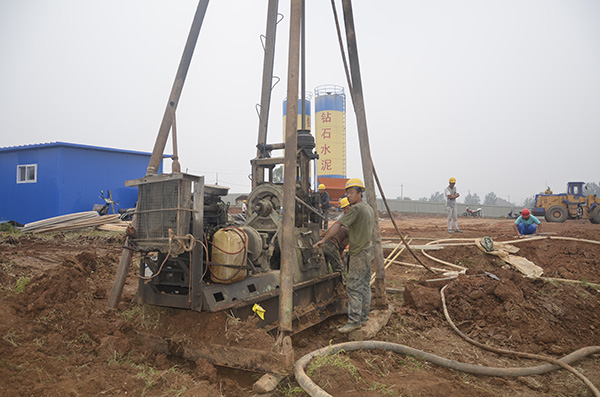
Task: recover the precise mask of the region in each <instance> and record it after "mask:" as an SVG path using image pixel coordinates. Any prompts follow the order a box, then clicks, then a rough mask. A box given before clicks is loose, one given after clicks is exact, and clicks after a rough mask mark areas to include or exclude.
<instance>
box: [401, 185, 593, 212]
mask: <svg viewBox="0 0 600 397" xmlns="http://www.w3.org/2000/svg"><path fill="white" fill-rule="evenodd" d="M539 193H544V192H539ZM554 193H560V192H554ZM583 194H584V195H586V196H587V195H588V194H595V195H596V196H600V183H596V182H587V183H586V184H585V185H584V187H583ZM398 199H400V197H398ZM404 200H411V199H410V197H404ZM418 201H428V202H432V203H443V202H445V201H446V196H445V195H444V193H443V192H435V193H433V194H432V195H431V196H429V198H427V197H421V198H419V199H418ZM463 202H464V203H465V204H468V205H482V204H483V205H506V203H508V201H506V200H503V199H501V198H499V197H498V196H497V195H496V193H494V192H489V193H488V194H486V195H485V196H484V198H483V203H482V202H481V198H480V197H479V195H478V194H477V193H471V192H470V191H469V192H468V193H467V195H466V196H464V201H463ZM509 204H513V203H509ZM534 204H535V194H533V195H531V196H529V197H527V198H525V200H523V207H525V208H531V207H533V206H534ZM513 205H514V204H513Z"/></svg>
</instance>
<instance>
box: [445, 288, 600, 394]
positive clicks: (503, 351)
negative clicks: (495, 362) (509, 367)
mask: <svg viewBox="0 0 600 397" xmlns="http://www.w3.org/2000/svg"><path fill="white" fill-rule="evenodd" d="M446 287H448V285H444V287H443V288H442V289H441V290H440V295H441V298H442V306H443V309H444V316H446V321H448V324H450V326H451V327H452V329H453V330H454V331H455V332H456V333H457V334H458V335H459V336H460V337H461V338H463V339H464V340H466V341H467V342H469V343H470V344H472V345H475V346H477V347H480V348H482V349H484V350H488V351H491V352H494V353H499V354H506V355H511V356H515V357H523V358H529V359H533V360H540V361H547V362H549V363H552V364H555V365H558V366H560V367H562V368H564V369H566V370H567V371H569V372H571V373H573V374H574V375H575V376H577V377H578V378H579V379H581V380H582V381H583V383H585V385H586V386H587V387H588V388H589V389H590V390H591V391H592V393H594V396H596V397H600V391H598V389H597V388H596V386H594V384H593V383H592V382H590V380H589V379H588V378H586V377H585V376H584V375H583V374H582V373H581V372H579V371H577V370H576V369H575V368H573V367H571V366H570V365H568V364H566V363H564V362H562V361H560V360H557V359H555V358H553V357H547V356H542V355H539V354H533V353H524V352H517V351H513V350H506V349H499V348H496V347H493V346H488V345H485V344H483V343H481V342H477V341H476V340H474V339H471V338H469V337H468V336H467V335H465V334H464V333H463V332H462V331H461V330H459V329H458V327H457V326H456V325H454V322H453V321H452V319H451V318H450V314H449V313H448V308H447V306H446V296H445V295H444V290H445V289H446ZM593 347H594V346H593ZM595 347H598V348H600V346H595Z"/></svg>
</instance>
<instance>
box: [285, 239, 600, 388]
mask: <svg viewBox="0 0 600 397" xmlns="http://www.w3.org/2000/svg"><path fill="white" fill-rule="evenodd" d="M547 238H550V239H556V240H571V241H581V242H586V243H592V244H600V242H598V241H594V240H586V239H579V238H572V237H534V238H531V239H524V240H513V241H505V242H504V243H516V242H522V241H531V240H542V239H547ZM449 240H454V241H456V240H466V239H443V240H436V241H432V242H430V243H428V245H429V244H436V243H439V242H442V241H449ZM466 244H468V243H466ZM466 244H465V245H466ZM473 244H474V243H473ZM423 253H424V252H423ZM427 256H428V255H427ZM430 259H433V260H434V261H436V262H439V263H443V264H446V265H448V264H449V263H448V262H445V261H442V260H440V259H436V258H433V257H430ZM451 265H452V266H453V267H458V266H457V265H454V264H451ZM445 288H446V287H444V288H442V290H441V291H440V294H441V298H442V305H443V308H444V315H445V316H446V320H447V321H448V323H449V324H450V326H451V327H452V329H454V331H455V332H457V333H458V334H459V335H460V336H461V337H462V338H464V339H465V340H466V341H468V342H469V343H471V344H474V345H476V346H479V347H481V348H484V349H486V350H490V351H493V352H496V353H503V354H510V355H514V356H517V357H524V358H531V359H537V360H542V361H548V362H549V363H548V364H542V365H538V366H535V367H525V368H498V367H482V366H479V365H474V364H465V363H461V362H458V361H454V360H450V359H447V358H444V357H440V356H436V355H435V354H431V353H427V352H424V351H422V350H418V349H415V348H412V347H409V346H405V345H401V344H398V343H392V342H383V341H356V342H345V343H338V344H336V345H332V346H327V347H324V348H321V349H318V350H315V351H313V352H310V353H308V354H306V355H304V356H303V357H302V358H300V359H299V360H298V361H297V362H296V365H295V366H294V376H295V378H296V381H297V382H298V384H299V385H300V387H302V389H304V391H306V392H307V393H308V394H309V395H311V396H312V397H331V395H330V394H329V393H327V392H326V391H324V390H323V389H321V388H320V387H319V386H317V384H315V383H314V382H313V381H312V380H311V379H310V378H309V377H308V375H307V374H306V372H305V368H306V365H307V364H308V363H309V362H310V360H311V359H312V358H313V357H318V356H326V355H329V354H335V353H338V352H340V351H355V350H374V349H383V350H388V351H393V352H396V353H400V354H404V355H408V356H413V357H417V358H420V359H422V360H425V361H428V362H430V363H433V364H436V365H439V366H442V367H445V368H450V369H454V370H457V371H462V372H466V373H469V374H473V375H479V376H498V377H505V378H507V377H519V376H532V375H543V374H546V373H549V372H552V371H555V370H557V369H560V368H561V367H562V368H564V369H567V370H568V371H570V372H572V373H573V374H575V375H576V376H577V377H579V378H580V379H581V380H582V381H583V382H584V383H585V385H586V386H587V387H588V388H589V389H590V391H591V392H592V393H593V394H594V396H596V397H600V391H598V389H597V388H596V387H595V386H594V385H593V384H592V383H591V382H590V381H589V379H587V378H586V377H585V376H583V375H582V374H581V373H580V372H578V371H577V370H575V369H574V368H573V367H571V366H570V364H572V363H575V362H577V361H579V360H581V359H583V358H585V357H587V356H589V355H592V354H596V353H600V346H587V347H583V348H581V349H579V350H576V351H574V352H572V353H570V354H568V355H566V356H564V357H562V358H561V359H558V360H557V359H554V358H551V357H545V356H540V355H537V354H531V353H523V352H514V351H510V350H504V349H496V348H493V347H490V346H487V345H484V344H482V343H479V342H477V341H475V340H473V339H471V338H469V337H468V336H466V335H465V334H463V333H462V332H461V331H460V330H459V329H458V328H457V327H456V325H454V323H453V322H452V319H451V318H450V315H449V314H448V309H447V307H446V298H445V296H444V290H445Z"/></svg>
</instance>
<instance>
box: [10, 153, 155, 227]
mask: <svg viewBox="0 0 600 397" xmlns="http://www.w3.org/2000/svg"><path fill="white" fill-rule="evenodd" d="M150 155H151V154H150V153H144V152H135V151H131V150H121V149H111V148H105V147H97V146H86V145H78V144H73V143H65V142H51V143H42V144H35V145H25V146H12V147H4V148H0V186H2V193H1V194H0V220H14V221H17V222H19V223H22V224H25V223H29V222H33V221H37V220H40V219H46V218H50V217H54V216H58V215H65V214H70V213H73V212H82V211H91V210H92V209H93V206H94V204H104V201H103V200H102V199H100V198H99V196H100V191H101V190H103V191H104V194H105V195H108V190H110V191H111V193H112V198H113V200H115V201H117V202H119V205H118V206H115V211H116V210H117V208H131V207H133V206H134V205H135V202H136V201H137V188H135V187H125V181H126V180H129V179H137V178H141V177H143V176H144V175H145V174H146V169H147V167H148V162H149V161H150ZM160 172H162V163H161V166H160V169H159V173H160ZM110 212H112V210H111V211H110Z"/></svg>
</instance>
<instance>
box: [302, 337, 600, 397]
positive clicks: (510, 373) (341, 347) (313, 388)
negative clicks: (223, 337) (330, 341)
mask: <svg viewBox="0 0 600 397" xmlns="http://www.w3.org/2000/svg"><path fill="white" fill-rule="evenodd" d="M374 349H383V350H388V351H393V352H396V353H400V354H404V355H407V356H413V357H417V358H420V359H422V360H425V361H428V362H430V363H433V364H436V365H439V366H442V367H446V368H450V369H454V370H457V371H462V372H466V373H469V374H473V375H481V376H499V377H518V376H532V375H542V374H546V373H548V372H552V371H555V370H557V369H559V368H560V367H559V366H557V365H554V364H542V365H538V366H535V367H525V368H497V367H482V366H479V365H474V364H465V363H461V362H459V361H454V360H450V359H447V358H444V357H440V356H436V355H435V354H431V353H427V352H424V351H422V350H418V349H415V348H412V347H409V346H405V345H400V344H398V343H392V342H383V341H357V342H345V343H339V344H336V345H332V346H327V347H323V348H321V349H318V350H315V351H313V352H311V353H308V354H306V355H305V356H303V357H302V358H300V359H299V360H298V361H297V362H296V365H295V367H294V376H295V377H296V381H297V382H298V384H299V385H300V387H302V388H303V389H304V390H305V391H306V392H307V393H308V394H309V395H311V396H313V397H314V396H318V397H326V396H330V394H328V393H327V392H325V391H324V390H323V389H321V388H320V387H319V386H317V385H316V384H315V383H314V382H313V381H312V380H311V379H310V378H309V377H308V375H306V372H305V370H304V368H305V367H306V365H307V364H308V362H309V361H310V360H311V359H312V358H313V357H317V356H325V355H328V354H335V353H338V352H340V351H354V350H374ZM595 353H600V346H588V347H584V348H581V349H579V350H576V351H575V352H573V353H570V354H568V355H566V356H564V357H563V358H561V359H560V361H561V362H563V363H565V364H571V363H574V362H577V361H579V360H581V359H582V358H584V357H586V356H589V355H591V354H595Z"/></svg>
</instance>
